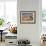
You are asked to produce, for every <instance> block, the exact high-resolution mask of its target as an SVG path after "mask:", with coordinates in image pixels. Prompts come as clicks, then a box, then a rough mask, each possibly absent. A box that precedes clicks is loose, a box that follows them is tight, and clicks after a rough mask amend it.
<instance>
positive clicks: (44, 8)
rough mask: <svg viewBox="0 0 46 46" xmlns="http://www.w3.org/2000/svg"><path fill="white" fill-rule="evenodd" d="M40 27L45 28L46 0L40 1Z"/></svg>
mask: <svg viewBox="0 0 46 46" xmlns="http://www.w3.org/2000/svg"><path fill="white" fill-rule="evenodd" d="M42 26H46V0H42Z"/></svg>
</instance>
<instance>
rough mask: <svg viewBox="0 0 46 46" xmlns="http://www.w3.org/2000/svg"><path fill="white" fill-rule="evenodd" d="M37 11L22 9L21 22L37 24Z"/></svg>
mask: <svg viewBox="0 0 46 46" xmlns="http://www.w3.org/2000/svg"><path fill="white" fill-rule="evenodd" d="M35 23H36V11H20V24H35Z"/></svg>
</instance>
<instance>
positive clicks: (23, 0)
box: [17, 0, 42, 46]
mask: <svg viewBox="0 0 46 46" xmlns="http://www.w3.org/2000/svg"><path fill="white" fill-rule="evenodd" d="M41 2H42V0H18V1H17V16H18V39H29V40H30V42H31V43H32V44H33V46H39V45H40V44H39V43H40V34H41V7H42V5H41V4H42V3H41ZM20 11H36V24H20Z"/></svg>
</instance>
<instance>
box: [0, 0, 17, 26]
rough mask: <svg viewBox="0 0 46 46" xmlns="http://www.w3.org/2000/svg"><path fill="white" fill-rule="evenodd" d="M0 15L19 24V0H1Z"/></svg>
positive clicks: (7, 20)
mask: <svg viewBox="0 0 46 46" xmlns="http://www.w3.org/2000/svg"><path fill="white" fill-rule="evenodd" d="M0 17H2V18H4V19H5V21H6V23H7V22H10V23H12V24H16V26H17V0H14V1H11V0H10V1H9V0H5V1H0Z"/></svg>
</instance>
